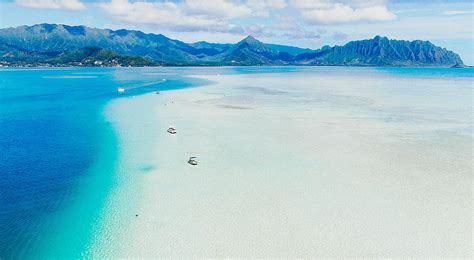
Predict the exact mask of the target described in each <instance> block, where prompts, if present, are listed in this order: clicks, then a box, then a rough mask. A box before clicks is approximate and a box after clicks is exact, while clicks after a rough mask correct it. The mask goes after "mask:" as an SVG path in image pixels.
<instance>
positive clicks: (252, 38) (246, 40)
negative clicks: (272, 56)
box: [241, 35, 260, 43]
mask: <svg viewBox="0 0 474 260" xmlns="http://www.w3.org/2000/svg"><path fill="white" fill-rule="evenodd" d="M241 42H247V43H258V42H260V41H259V40H257V39H255V38H254V37H253V36H252V35H249V36H247V37H245V38H244V39H243V40H242V41H241Z"/></svg>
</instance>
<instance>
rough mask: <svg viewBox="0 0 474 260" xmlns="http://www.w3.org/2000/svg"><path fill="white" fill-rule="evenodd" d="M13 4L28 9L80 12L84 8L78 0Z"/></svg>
mask: <svg viewBox="0 0 474 260" xmlns="http://www.w3.org/2000/svg"><path fill="white" fill-rule="evenodd" d="M15 3H16V4H18V5H20V6H24V7H29V8H40V9H66V10H82V9H85V8H86V6H85V5H84V4H83V3H81V1H79V0H15Z"/></svg>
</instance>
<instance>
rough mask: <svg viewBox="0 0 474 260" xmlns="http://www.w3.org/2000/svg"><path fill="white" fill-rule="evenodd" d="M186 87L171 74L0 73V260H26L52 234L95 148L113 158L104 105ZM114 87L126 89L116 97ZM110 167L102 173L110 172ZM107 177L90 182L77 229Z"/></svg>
mask: <svg viewBox="0 0 474 260" xmlns="http://www.w3.org/2000/svg"><path fill="white" fill-rule="evenodd" d="M148 72H150V73H148ZM165 77H166V78H167V81H166V82H163V81H162V79H163V78H165ZM178 78H179V80H178ZM190 84H191V83H189V82H186V80H184V79H183V78H182V77H180V76H179V75H177V73H176V72H175V71H173V70H172V69H171V70H166V69H161V70H160V69H156V68H155V69H146V68H128V69H113V68H72V69H3V70H0V154H1V157H0V231H1V235H0V258H1V257H30V256H34V254H35V251H37V250H39V249H38V247H40V246H41V245H43V246H44V244H45V241H44V240H45V239H47V237H48V235H50V234H51V233H52V232H54V226H55V225H56V220H55V219H56V218H55V214H56V213H57V212H58V211H59V210H60V209H61V208H63V207H65V206H67V205H68V203H69V202H70V201H71V200H72V199H73V198H74V194H75V193H76V189H77V185H78V183H79V182H80V180H81V179H83V178H84V177H89V176H87V175H88V174H90V173H89V171H88V169H89V168H90V167H92V165H93V164H94V163H96V162H97V161H98V160H100V159H103V158H98V154H99V152H98V151H99V149H108V150H109V151H111V152H110V153H111V154H110V156H109V157H110V158H109V159H111V160H113V158H114V155H113V154H114V153H115V152H116V151H115V150H116V149H114V148H115V147H114V145H115V144H114V138H111V136H113V131H112V129H111V126H110V125H109V124H108V123H107V122H106V121H105V120H104V118H103V117H102V114H101V113H102V112H101V111H102V108H103V106H104V105H105V104H106V103H107V102H108V101H110V100H111V99H114V98H121V97H124V96H129V95H137V94H141V93H146V92H150V91H154V90H166V89H173V88H182V87H186V86H189V85H190ZM118 87H124V88H126V89H127V90H126V92H125V93H122V94H120V93H118V92H117V88H118ZM106 140H107V141H106ZM104 146H108V147H104ZM113 166H114V163H113V162H111V163H110V164H109V165H108V167H109V168H108V169H102V170H103V171H104V172H106V173H111V172H113ZM112 178H113V176H112V175H111V174H104V175H103V176H101V177H100V178H95V179H94V183H93V184H94V185H95V186H94V188H95V189H96V191H98V192H95V193H94V197H93V198H92V197H91V199H90V201H91V203H93V204H94V205H89V206H88V208H87V209H88V212H87V214H81V219H80V220H79V221H78V222H77V226H78V227H80V226H81V224H83V225H85V226H87V222H88V221H93V219H94V218H95V216H94V214H98V212H94V210H91V209H94V208H100V205H101V203H103V199H104V198H105V196H106V194H107V191H108V189H109V187H108V184H109V183H110V182H111V181H112ZM78 229H79V228H78ZM71 232H74V229H72V230H71ZM71 242H72V241H71ZM51 246H54V245H51ZM77 248H78V250H80V245H78V247H77Z"/></svg>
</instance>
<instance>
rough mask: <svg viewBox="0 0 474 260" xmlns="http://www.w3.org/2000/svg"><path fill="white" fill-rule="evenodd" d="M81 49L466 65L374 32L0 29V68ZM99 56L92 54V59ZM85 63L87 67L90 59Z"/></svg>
mask: <svg viewBox="0 0 474 260" xmlns="http://www.w3.org/2000/svg"><path fill="white" fill-rule="evenodd" d="M84 48H98V49H99V50H102V49H103V51H102V53H107V54H108V56H107V55H106V56H107V57H108V58H110V59H111V60H114V62H109V61H111V60H96V61H97V62H92V66H94V64H100V65H102V66H145V65H147V66H249V65H309V66H401V67H411V66H443V67H451V66H454V65H456V64H458V65H463V64H464V63H463V61H462V59H461V57H460V56H459V55H458V54H456V53H454V52H452V51H449V50H446V49H445V48H442V47H439V46H436V45H434V44H432V43H431V42H429V41H421V40H415V41H404V40H393V39H388V38H387V37H383V36H378V35H377V36H375V37H374V38H372V39H367V40H359V41H350V42H348V43H346V44H345V45H342V46H338V45H336V46H332V47H331V46H323V47H322V48H320V49H317V50H312V49H303V48H298V47H293V46H286V45H277V44H268V43H263V42H261V41H259V40H257V39H256V38H254V37H253V36H251V35H249V36H247V37H246V38H244V39H242V40H241V41H239V42H237V43H234V44H232V43H227V44H222V43H210V42H205V41H201V42H196V43H186V42H182V41H179V40H176V39H171V38H168V37H166V36H165V35H163V34H153V33H144V32H141V31H136V30H126V29H119V30H111V29H98V28H92V27H86V26H82V25H80V26H70V25H64V24H37V25H32V26H26V25H23V26H19V27H10V28H4V29H0V65H3V66H37V65H44V66H48V65H51V66H53V65H54V66H67V65H71V64H76V65H74V66H86V65H77V64H83V63H82V62H76V61H74V62H73V63H71V62H65V63H61V62H59V63H58V62H56V63H54V64H53V63H52V62H51V61H54V60H56V61H58V60H59V61H60V60H61V59H57V58H58V57H61V56H62V57H65V55H73V54H72V53H74V52H79V53H80V52H81V50H82V51H83V52H82V54H84V53H88V52H87V51H86V52H84ZM90 50H92V49H90ZM94 50H95V49H94ZM76 54H77V53H76ZM73 56H74V55H73ZM100 57H102V56H100V55H99V56H98V57H95V56H91V58H94V59H95V58H97V59H98V58H100ZM130 60H133V62H129V61H130ZM104 61H105V62H104ZM117 61H118V62H117ZM121 61H123V63H122V62H121ZM125 61H127V62H125ZM86 64H87V66H91V63H90V62H87V63H86ZM104 64H106V65H104Z"/></svg>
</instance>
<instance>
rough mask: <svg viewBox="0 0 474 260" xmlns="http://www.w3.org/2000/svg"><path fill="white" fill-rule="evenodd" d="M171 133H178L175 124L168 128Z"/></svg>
mask: <svg viewBox="0 0 474 260" xmlns="http://www.w3.org/2000/svg"><path fill="white" fill-rule="evenodd" d="M166 131H167V132H168V133H170V134H176V128H174V126H170V127H169V128H168V130H166Z"/></svg>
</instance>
